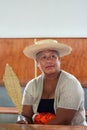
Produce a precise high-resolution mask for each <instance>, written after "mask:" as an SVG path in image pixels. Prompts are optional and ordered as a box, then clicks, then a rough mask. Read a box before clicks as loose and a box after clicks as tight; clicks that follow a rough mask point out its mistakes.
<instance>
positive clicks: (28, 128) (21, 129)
mask: <svg viewBox="0 0 87 130" xmlns="http://www.w3.org/2000/svg"><path fill="white" fill-rule="evenodd" d="M0 130H87V126H64V125H29V124H28V125H24V124H0Z"/></svg>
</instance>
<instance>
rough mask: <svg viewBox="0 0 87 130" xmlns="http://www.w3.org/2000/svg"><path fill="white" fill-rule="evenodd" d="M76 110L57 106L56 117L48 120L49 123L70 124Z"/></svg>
mask: <svg viewBox="0 0 87 130" xmlns="http://www.w3.org/2000/svg"><path fill="white" fill-rule="evenodd" d="M75 114H76V110H72V109H64V108H58V109H57V111H56V117H55V118H54V119H52V120H51V121H49V122H48V124H49V125H70V124H71V121H72V119H73V117H74V116H75Z"/></svg>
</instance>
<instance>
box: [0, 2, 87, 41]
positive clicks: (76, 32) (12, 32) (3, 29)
mask: <svg viewBox="0 0 87 130" xmlns="http://www.w3.org/2000/svg"><path fill="white" fill-rule="evenodd" d="M3 37H5V38H6V37H16V38H17V37H19V38H20V37H87V0H0V38H3Z"/></svg>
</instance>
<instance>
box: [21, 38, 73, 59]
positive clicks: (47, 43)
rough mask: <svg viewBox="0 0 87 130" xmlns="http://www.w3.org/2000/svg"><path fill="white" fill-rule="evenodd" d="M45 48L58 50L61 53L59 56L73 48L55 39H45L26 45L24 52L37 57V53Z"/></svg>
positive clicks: (33, 57) (31, 56) (66, 53)
mask: <svg viewBox="0 0 87 130" xmlns="http://www.w3.org/2000/svg"><path fill="white" fill-rule="evenodd" d="M43 50H56V51H57V52H58V53H59V56H60V57H62V56H65V55H68V54H69V53H70V52H71V51H72V48H71V47H70V46H68V45H65V44H62V43H59V42H58V41H56V40H53V39H45V40H39V41H36V42H35V44H33V45H30V46H27V47H25V49H24V51H23V52H24V54H25V55H26V56H27V57H29V58H32V59H34V60H35V59H36V54H37V53H39V52H41V51H43Z"/></svg>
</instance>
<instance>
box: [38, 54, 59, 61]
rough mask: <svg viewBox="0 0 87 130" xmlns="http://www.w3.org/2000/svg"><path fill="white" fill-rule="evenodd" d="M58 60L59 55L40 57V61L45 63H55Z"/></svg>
mask: <svg viewBox="0 0 87 130" xmlns="http://www.w3.org/2000/svg"><path fill="white" fill-rule="evenodd" d="M57 58H58V55H56V54H51V55H50V56H46V55H41V56H39V60H41V61H43V62H45V61H47V60H51V61H55V60H56V59H57Z"/></svg>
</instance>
